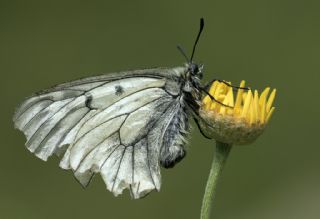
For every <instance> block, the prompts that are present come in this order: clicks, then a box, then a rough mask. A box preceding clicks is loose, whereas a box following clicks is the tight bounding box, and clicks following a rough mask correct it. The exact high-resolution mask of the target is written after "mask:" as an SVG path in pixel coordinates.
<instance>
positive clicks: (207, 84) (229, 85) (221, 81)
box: [203, 79, 250, 91]
mask: <svg viewBox="0 0 320 219" xmlns="http://www.w3.org/2000/svg"><path fill="white" fill-rule="evenodd" d="M215 81H218V82H220V83H224V84H225V85H227V86H228V87H232V88H233V90H235V91H237V90H239V89H242V90H250V88H249V87H239V86H233V85H231V84H229V83H227V82H226V81H224V80H220V79H212V80H211V81H210V82H209V83H206V84H205V85H204V87H203V88H204V89H205V90H206V91H209V88H210V87H211V85H212V84H213V83H214V82H215Z"/></svg>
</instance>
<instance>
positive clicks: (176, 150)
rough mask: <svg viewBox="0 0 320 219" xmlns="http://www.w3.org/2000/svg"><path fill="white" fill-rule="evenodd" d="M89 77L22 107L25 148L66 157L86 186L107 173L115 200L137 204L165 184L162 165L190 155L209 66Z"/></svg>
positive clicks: (18, 120)
mask: <svg viewBox="0 0 320 219" xmlns="http://www.w3.org/2000/svg"><path fill="white" fill-rule="evenodd" d="M203 26H204V21H203V19H201V20H200V31H199V33H198V35H197V38H196V41H195V43H194V46H193V51H192V55H191V58H190V59H188V58H187V57H186V55H185V53H184V52H183V50H182V49H181V48H180V47H178V48H179V49H180V51H181V52H182V54H183V55H184V56H185V57H186V59H187V60H188V61H187V64H186V65H185V66H181V67H174V68H152V69H143V70H134V71H125V72H118V73H111V74H105V75H101V76H96V77H89V78H84V79H80V80H76V81H72V82H68V83H64V84H60V85H57V86H55V87H53V88H50V89H47V90H44V91H41V92H38V93H36V94H34V95H33V96H31V97H29V98H27V99H26V100H25V101H24V102H23V103H22V104H21V105H20V106H19V107H18V109H17V110H16V112H15V115H14V118H13V121H14V124H15V128H17V129H19V130H21V131H22V132H23V133H24V134H25V136H26V138H27V142H26V147H27V148H28V149H29V151H31V152H32V153H34V154H35V155H36V156H37V157H39V158H41V159H42V160H45V161H46V160H47V159H48V158H49V157H50V156H51V155H53V154H55V155H58V156H61V157H62V159H61V161H60V164H59V166H60V167H61V168H63V169H71V170H72V171H73V172H74V175H75V178H76V179H77V180H78V181H79V182H80V183H81V184H82V185H83V186H84V187H86V186H87V185H88V184H89V183H90V181H91V179H92V177H93V176H94V175H95V174H96V173H100V174H101V176H102V178H103V180H104V182H105V184H106V186H107V189H108V190H110V191H111V192H112V193H113V194H114V195H115V196H117V195H119V194H121V193H122V192H123V190H124V189H129V191H130V194H131V196H132V197H133V198H134V199H137V198H141V197H144V196H145V195H147V194H149V193H150V192H151V191H152V190H158V191H159V189H160V186H161V175H160V167H161V166H162V167H165V168H170V167H173V166H174V165H175V164H176V163H178V162H179V161H180V160H182V159H183V158H184V157H185V155H186V150H185V148H184V145H185V143H186V137H187V135H188V133H189V121H188V120H189V117H194V118H195V119H196V117H197V110H198V108H199V103H200V100H201V96H202V92H203V90H204V89H203V87H202V86H201V83H200V80H201V78H202V69H203V65H198V64H195V63H193V61H192V59H193V55H194V51H195V48H196V45H197V42H198V40H199V37H200V34H201V32H202V30H203Z"/></svg>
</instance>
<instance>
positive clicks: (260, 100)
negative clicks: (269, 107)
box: [259, 87, 270, 107]
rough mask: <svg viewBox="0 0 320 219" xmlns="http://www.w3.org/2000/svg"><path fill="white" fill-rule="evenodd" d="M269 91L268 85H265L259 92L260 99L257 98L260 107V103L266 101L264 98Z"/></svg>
mask: <svg viewBox="0 0 320 219" xmlns="http://www.w3.org/2000/svg"><path fill="white" fill-rule="evenodd" d="M269 91H270V87H266V88H265V89H264V90H263V92H262V93H261V95H260V99H259V105H260V107H262V103H263V102H264V103H265V102H266V98H267V95H268V93H269Z"/></svg>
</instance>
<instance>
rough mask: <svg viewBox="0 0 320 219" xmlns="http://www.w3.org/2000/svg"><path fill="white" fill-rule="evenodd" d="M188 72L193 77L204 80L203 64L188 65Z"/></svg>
mask: <svg viewBox="0 0 320 219" xmlns="http://www.w3.org/2000/svg"><path fill="white" fill-rule="evenodd" d="M187 67H188V72H189V73H190V75H191V77H197V78H199V79H202V77H203V73H202V69H203V64H196V63H188V64H187Z"/></svg>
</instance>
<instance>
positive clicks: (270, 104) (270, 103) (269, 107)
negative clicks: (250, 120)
mask: <svg viewBox="0 0 320 219" xmlns="http://www.w3.org/2000/svg"><path fill="white" fill-rule="evenodd" d="M276 91H277V90H276V89H273V91H272V92H271V94H270V97H269V99H268V102H267V108H266V111H267V113H269V111H270V109H271V106H272V103H273V101H274V98H275V96H276Z"/></svg>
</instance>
